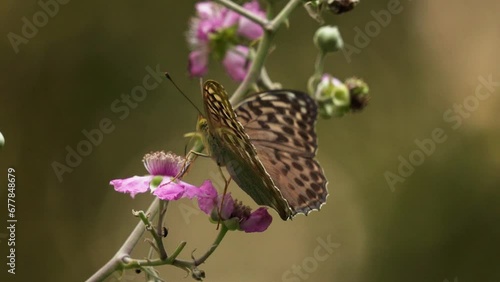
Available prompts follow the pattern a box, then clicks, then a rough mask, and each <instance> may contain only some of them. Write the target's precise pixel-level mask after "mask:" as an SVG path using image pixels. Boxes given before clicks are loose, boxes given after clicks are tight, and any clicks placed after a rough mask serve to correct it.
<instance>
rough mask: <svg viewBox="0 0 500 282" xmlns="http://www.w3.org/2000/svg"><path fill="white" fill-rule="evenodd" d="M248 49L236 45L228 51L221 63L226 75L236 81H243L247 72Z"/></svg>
mask: <svg viewBox="0 0 500 282" xmlns="http://www.w3.org/2000/svg"><path fill="white" fill-rule="evenodd" d="M247 57H248V47H246V46H242V45H238V46H236V47H234V48H233V49H231V50H229V51H228V52H227V53H226V56H225V57H224V60H223V61H222V64H223V65H224V67H225V68H226V71H227V73H228V74H229V76H231V78H232V79H234V80H236V81H243V79H244V78H245V76H246V75H247V72H248V67H249V66H250V62H249V61H248V60H247Z"/></svg>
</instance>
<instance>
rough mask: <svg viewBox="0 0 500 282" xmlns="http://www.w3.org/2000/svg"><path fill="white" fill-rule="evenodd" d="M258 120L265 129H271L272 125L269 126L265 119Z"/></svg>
mask: <svg viewBox="0 0 500 282" xmlns="http://www.w3.org/2000/svg"><path fill="white" fill-rule="evenodd" d="M257 122H258V123H259V125H260V126H261V127H262V128H263V129H266V130H269V129H271V127H269V125H268V124H267V123H266V122H265V121H263V120H259V121H257Z"/></svg>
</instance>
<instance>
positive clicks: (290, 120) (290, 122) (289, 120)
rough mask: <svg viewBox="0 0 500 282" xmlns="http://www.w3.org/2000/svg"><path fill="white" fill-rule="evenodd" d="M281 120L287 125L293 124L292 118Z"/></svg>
mask: <svg viewBox="0 0 500 282" xmlns="http://www.w3.org/2000/svg"><path fill="white" fill-rule="evenodd" d="M283 120H284V121H285V122H286V123H288V125H292V126H293V124H294V121H293V118H291V117H283Z"/></svg>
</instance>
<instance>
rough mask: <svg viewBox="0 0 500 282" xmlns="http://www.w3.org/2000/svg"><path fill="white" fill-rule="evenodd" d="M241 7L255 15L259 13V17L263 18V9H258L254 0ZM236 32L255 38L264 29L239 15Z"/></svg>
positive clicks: (259, 35) (261, 33)
mask: <svg viewBox="0 0 500 282" xmlns="http://www.w3.org/2000/svg"><path fill="white" fill-rule="evenodd" d="M243 8H245V9H247V10H249V11H251V12H254V13H255V14H256V15H259V16H260V17H261V18H263V19H265V18H266V14H265V13H264V11H262V10H261V9H260V5H259V2H258V1H256V0H254V1H251V2H248V3H245V4H244V5H243ZM238 34H240V35H242V36H244V37H246V38H248V39H250V40H255V39H258V38H260V37H261V36H262V35H263V34H264V30H263V29H262V27H261V26H260V25H258V24H256V23H254V22H252V21H251V20H249V19H247V18H245V17H241V16H240V18H239V22H238Z"/></svg>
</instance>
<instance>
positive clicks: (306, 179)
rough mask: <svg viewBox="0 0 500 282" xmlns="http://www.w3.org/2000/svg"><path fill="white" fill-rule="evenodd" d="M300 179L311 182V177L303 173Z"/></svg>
mask: <svg viewBox="0 0 500 282" xmlns="http://www.w3.org/2000/svg"><path fill="white" fill-rule="evenodd" d="M300 178H302V180H304V181H307V182H308V181H309V177H307V175H305V174H303V173H301V174H300Z"/></svg>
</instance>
